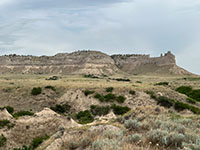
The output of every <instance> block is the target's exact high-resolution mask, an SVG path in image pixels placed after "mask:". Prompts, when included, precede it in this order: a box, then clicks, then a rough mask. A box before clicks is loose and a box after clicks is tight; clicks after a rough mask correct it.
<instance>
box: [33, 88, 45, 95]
mask: <svg viewBox="0 0 200 150" xmlns="http://www.w3.org/2000/svg"><path fill="white" fill-rule="evenodd" d="M41 93H42V88H41V87H34V88H33V89H32V91H31V94H32V95H39V94H41Z"/></svg>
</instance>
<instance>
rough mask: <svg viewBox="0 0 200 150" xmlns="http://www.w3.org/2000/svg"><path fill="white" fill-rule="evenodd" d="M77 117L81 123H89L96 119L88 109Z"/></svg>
mask: <svg viewBox="0 0 200 150" xmlns="http://www.w3.org/2000/svg"><path fill="white" fill-rule="evenodd" d="M76 118H77V119H78V120H79V123H80V124H87V123H91V122H93V121H94V118H93V116H92V115H91V113H90V112H89V111H88V110H85V111H80V112H79V113H78V114H77V115H76Z"/></svg>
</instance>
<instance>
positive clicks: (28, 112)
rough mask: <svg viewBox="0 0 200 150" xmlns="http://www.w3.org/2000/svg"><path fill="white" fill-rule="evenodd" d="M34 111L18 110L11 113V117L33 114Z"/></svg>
mask: <svg viewBox="0 0 200 150" xmlns="http://www.w3.org/2000/svg"><path fill="white" fill-rule="evenodd" d="M33 115H34V113H32V112H30V111H24V110H22V111H19V112H16V113H14V114H13V117H15V118H18V117H21V116H33Z"/></svg>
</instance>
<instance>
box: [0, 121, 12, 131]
mask: <svg viewBox="0 0 200 150" xmlns="http://www.w3.org/2000/svg"><path fill="white" fill-rule="evenodd" d="M9 124H10V121H9V120H0V129H1V128H4V127H5V126H8V125H9Z"/></svg>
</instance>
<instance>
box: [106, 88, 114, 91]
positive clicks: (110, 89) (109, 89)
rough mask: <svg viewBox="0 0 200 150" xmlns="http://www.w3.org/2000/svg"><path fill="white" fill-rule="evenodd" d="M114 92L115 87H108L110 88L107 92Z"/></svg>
mask: <svg viewBox="0 0 200 150" xmlns="http://www.w3.org/2000/svg"><path fill="white" fill-rule="evenodd" d="M113 90H114V88H113V87H108V88H106V92H112V91H113Z"/></svg>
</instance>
